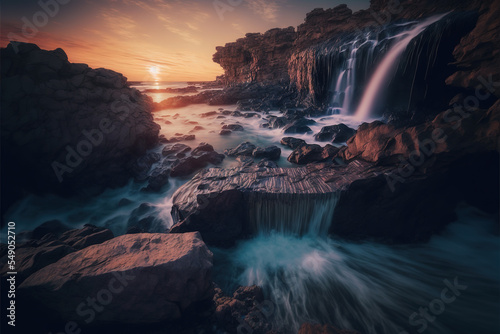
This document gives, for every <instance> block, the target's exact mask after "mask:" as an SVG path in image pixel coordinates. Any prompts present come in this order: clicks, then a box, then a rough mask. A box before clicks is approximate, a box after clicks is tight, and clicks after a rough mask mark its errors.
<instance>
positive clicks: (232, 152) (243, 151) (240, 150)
mask: <svg viewBox="0 0 500 334" xmlns="http://www.w3.org/2000/svg"><path fill="white" fill-rule="evenodd" d="M256 148H257V147H256V146H255V145H254V144H252V143H250V142H244V143H241V144H239V145H238V146H237V147H235V148H232V149H227V150H225V151H224V154H226V155H227V156H230V157H237V156H240V155H246V156H252V155H253V151H254V150H255V149H256Z"/></svg>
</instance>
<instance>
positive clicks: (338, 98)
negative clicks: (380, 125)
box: [292, 14, 473, 120]
mask: <svg viewBox="0 0 500 334" xmlns="http://www.w3.org/2000/svg"><path fill="white" fill-rule="evenodd" d="M445 17H447V19H446V20H445V19H443V18H445ZM472 20H473V18H471V17H468V16H457V15H456V16H453V14H441V15H436V16H432V17H430V18H427V19H425V20H422V21H409V22H397V23H391V24H388V25H386V26H383V27H380V28H379V29H378V30H370V31H362V32H357V33H351V34H346V35H344V36H341V37H339V38H336V39H334V40H331V41H328V42H325V43H323V44H321V45H320V46H317V47H315V48H313V49H310V50H308V51H307V52H304V53H303V54H302V55H301V56H300V57H299V58H298V60H300V62H301V63H304V64H305V65H303V66H300V65H298V64H299V63H297V62H296V63H294V65H292V68H294V71H295V72H298V73H300V74H298V75H297V79H296V80H299V81H300V85H301V86H302V87H304V86H306V85H307V86H308V87H309V90H310V91H312V92H313V99H314V101H315V103H317V104H321V103H324V104H326V105H328V107H329V108H328V113H329V114H343V115H355V116H356V118H357V119H358V120H365V119H368V118H370V117H374V116H378V115H380V111H382V110H385V109H384V108H381V107H382V106H384V104H383V102H384V101H387V98H386V94H385V93H386V91H387V88H388V87H389V85H390V84H391V83H392V80H393V79H394V78H395V77H396V73H397V74H398V75H399V76H398V80H399V81H398V82H397V83H396V84H394V85H393V86H391V90H392V91H394V92H397V96H396V98H395V97H394V96H391V101H390V103H389V105H390V108H395V110H397V111H400V109H402V110H403V109H404V110H406V111H408V109H410V106H409V103H410V102H411V96H412V93H413V86H412V85H411V83H412V81H413V82H414V80H415V77H416V76H418V77H419V80H426V79H430V78H429V70H430V69H431V68H432V71H433V72H434V73H433V74H432V75H434V76H435V75H436V73H440V74H441V75H443V76H444V77H446V69H444V68H443V66H441V67H439V68H438V69H436V68H433V66H437V65H436V64H435V61H436V57H438V50H439V49H440V48H441V49H443V53H442V54H439V57H441V58H440V61H441V65H443V64H448V63H449V62H451V60H448V59H447V53H446V52H448V53H450V52H451V51H450V50H449V48H450V46H448V45H447V46H446V47H445V48H443V44H446V43H447V42H443V39H442V37H443V34H449V33H448V31H452V30H455V32H456V30H457V27H456V26H463V27H467V26H468V24H469V22H470V21H472ZM438 22H439V23H438ZM430 26H433V28H432V29H430ZM451 27H453V29H451ZM462 29H464V30H466V29H465V28H462ZM424 32H426V34H427V35H426V38H425V39H424V40H422V39H419V40H418V41H417V37H421V36H422V35H424ZM446 36H447V39H450V40H451V39H453V38H458V37H457V36H452V37H450V36H448V35H446ZM413 41H415V43H412V42H413ZM423 51H425V52H427V53H428V57H425V59H422V60H421V59H420V58H417V59H414V57H413V56H414V54H421V53H422V52H423ZM425 60H427V62H428V63H427V64H425V63H423V62H425ZM420 62H422V63H420ZM419 66H426V67H427V69H426V71H425V73H424V72H423V71H421V72H422V73H421V74H420V73H419V72H418V70H419ZM295 72H294V73H295ZM303 72H306V73H303ZM308 73H309V74H308ZM417 73H418V75H417ZM434 78H436V79H438V80H440V81H441V80H444V79H442V78H439V77H434ZM438 82H439V81H438ZM428 84H430V82H429V81H428V82H425V83H423V84H422V86H424V87H425V86H426V85H428ZM432 84H433V85H435V83H432ZM421 95H423V96H421ZM418 98H425V94H422V93H421V92H419V96H418ZM325 99H326V100H325ZM405 99H406V103H404V100H405ZM409 100H410V101H409ZM436 100H439V99H436ZM429 103H430V102H429ZM403 106H404V107H403ZM390 108H389V109H390Z"/></svg>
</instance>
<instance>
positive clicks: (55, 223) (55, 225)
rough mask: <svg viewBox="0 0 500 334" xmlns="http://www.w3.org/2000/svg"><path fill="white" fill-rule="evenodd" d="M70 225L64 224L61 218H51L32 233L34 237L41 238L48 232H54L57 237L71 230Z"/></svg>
mask: <svg viewBox="0 0 500 334" xmlns="http://www.w3.org/2000/svg"><path fill="white" fill-rule="evenodd" d="M69 230H70V227H69V226H67V225H65V224H63V223H62V222H61V221H60V220H49V221H47V222H45V223H43V224H42V225H40V226H38V227H37V228H35V229H34V230H33V233H32V234H31V237H32V239H35V240H37V239H41V238H42V237H43V236H44V235H46V234H48V233H52V234H54V235H55V236H56V237H58V236H60V235H61V234H62V233H64V232H66V231H69Z"/></svg>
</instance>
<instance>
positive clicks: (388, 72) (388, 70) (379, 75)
mask: <svg viewBox="0 0 500 334" xmlns="http://www.w3.org/2000/svg"><path fill="white" fill-rule="evenodd" d="M446 15H447V14H442V15H436V16H432V17H430V18H428V19H426V20H424V21H422V22H421V23H419V24H417V25H416V26H414V27H413V28H412V29H411V30H409V31H405V32H403V33H401V34H399V35H397V36H394V38H395V40H396V42H395V43H394V45H393V46H392V47H391V49H390V50H389V52H388V53H387V54H386V56H385V57H384V59H383V60H382V62H381V63H380V65H379V66H378V67H377V70H376V71H375V74H374V75H373V76H372V78H371V79H370V82H369V84H368V86H367V88H366V90H365V93H364V95H363V98H362V99H361V103H360V105H359V106H358V108H357V110H356V113H355V116H356V117H357V118H358V119H363V120H364V119H367V118H368V117H369V116H370V115H371V114H372V113H373V110H375V109H376V108H377V104H378V103H380V98H381V96H383V93H384V89H385V88H387V86H388V82H389V81H390V79H391V78H392V76H393V74H394V72H395V70H396V69H397V66H398V61H399V58H400V57H401V55H402V54H403V52H404V51H405V50H406V47H407V46H408V44H409V43H410V42H411V40H412V39H414V38H415V37H417V36H418V35H419V34H420V33H422V32H423V31H424V30H425V29H426V28H427V27H428V26H430V25H431V24H433V23H436V22H437V21H439V20H441V19H442V18H443V17H444V16H446Z"/></svg>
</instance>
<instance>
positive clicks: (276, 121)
mask: <svg viewBox="0 0 500 334" xmlns="http://www.w3.org/2000/svg"><path fill="white" fill-rule="evenodd" d="M287 123H288V119H287V118H286V117H276V116H270V117H269V125H268V127H270V128H272V129H278V128H282V127H284V126H285V125H286V124H287Z"/></svg>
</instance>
